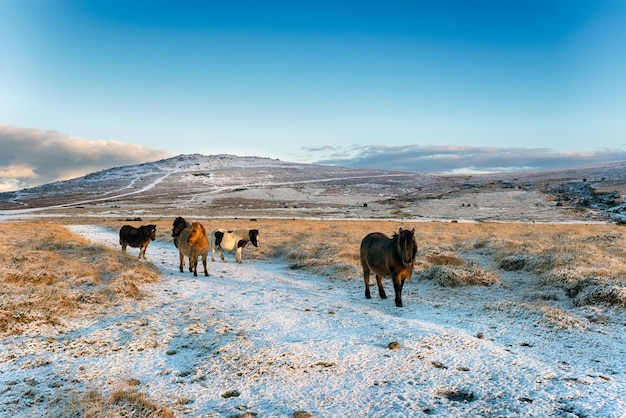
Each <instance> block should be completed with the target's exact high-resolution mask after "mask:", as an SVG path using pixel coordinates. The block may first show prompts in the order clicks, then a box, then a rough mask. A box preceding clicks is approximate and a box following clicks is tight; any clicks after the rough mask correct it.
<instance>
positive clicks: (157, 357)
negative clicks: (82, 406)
mask: <svg viewBox="0 0 626 418" xmlns="http://www.w3.org/2000/svg"><path fill="white" fill-rule="evenodd" d="M71 229H72V230H73V231H74V232H76V233H78V234H81V235H83V236H85V237H88V238H89V239H91V240H93V241H95V242H99V243H104V244H106V245H110V246H111V247H116V248H119V245H118V242H117V241H118V238H117V231H113V230H109V229H105V228H101V227H96V226H89V225H81V226H73V227H71ZM130 254H131V255H135V254H136V253H133V252H132V251H131V252H130ZM147 257H148V259H149V260H150V261H152V262H153V263H155V264H156V265H157V266H159V267H160V268H161V269H162V271H163V280H162V281H161V282H159V283H156V284H150V285H146V286H144V287H143V289H144V290H145V291H146V292H148V296H147V297H146V298H144V299H142V300H140V301H138V302H132V303H129V304H128V305H125V306H121V307H119V309H118V311H117V313H116V314H115V315H112V316H108V317H105V318H101V319H98V320H82V321H76V323H75V324H73V326H71V327H70V326H66V327H67V328H71V329H68V330H67V331H66V332H64V333H63V334H59V333H58V331H57V330H54V329H50V330H49V333H45V332H44V333H42V334H40V335H27V336H17V337H7V338H5V339H4V340H3V341H2V344H1V345H2V346H1V347H0V364H1V365H2V367H1V371H0V393H1V395H0V399H2V403H1V404H0V415H3V416H4V415H6V414H7V413H12V414H14V413H16V412H17V413H19V412H23V411H28V412H29V413H32V415H37V412H36V411H39V412H42V411H41V406H39V409H37V404H38V405H45V403H46V402H48V401H49V400H50V399H52V398H53V397H54V392H55V391H57V390H61V389H62V388H63V387H65V386H66V385H67V386H76V384H84V385H85V387H87V388H93V387H97V388H102V390H104V391H109V390H112V389H115V388H118V387H119V386H120V385H121V384H123V382H127V381H129V380H130V379H137V380H139V382H140V386H139V387H138V390H139V391H141V392H144V393H146V395H147V396H148V397H149V398H150V399H152V400H154V401H155V402H156V403H159V404H164V405H167V406H168V407H170V408H172V409H174V410H176V411H177V412H178V413H179V414H180V415H181V416H202V417H212V416H244V414H245V412H246V411H249V412H251V413H255V414H258V416H261V417H270V416H271V417H290V416H292V414H293V413H294V412H295V411H298V410H304V411H308V412H310V413H312V415H313V416H315V417H357V416H368V417H409V416H411V417H413V416H416V417H418V416H426V415H431V414H432V415H437V416H448V417H454V416H458V417H464V416H515V417H519V416H564V417H567V416H570V417H575V416H587V417H591V416H593V417H600V416H604V417H621V416H624V415H623V414H624V412H623V411H625V410H626V401H625V400H624V399H623V396H622V395H623V394H624V393H626V384H625V380H624V375H625V372H626V366H625V364H624V363H625V362H624V360H625V359H626V354H625V346H624V338H623V327H622V328H621V329H620V328H618V326H617V325H606V326H604V327H603V326H598V328H597V329H595V330H592V331H589V330H582V329H571V330H555V329H551V328H550V327H547V326H541V324H539V325H538V322H537V320H536V319H537V318H534V317H532V315H531V316H524V315H517V314H516V313H515V312H507V311H506V310H502V311H499V310H489V311H486V310H485V309H484V307H485V305H486V304H488V303H490V302H493V300H494V298H498V297H499V292H503V291H504V290H503V289H499V288H497V287H494V288H476V287H472V288H463V289H441V288H437V287H435V286H431V285H429V284H426V283H421V282H419V281H418V280H414V281H413V282H412V283H409V284H407V285H406V286H405V292H404V301H405V307H404V308H396V307H395V305H394V303H393V298H391V299H388V300H379V299H376V298H374V299H371V300H366V299H365V298H364V296H363V285H362V282H361V281H360V280H354V281H344V280H331V279H328V278H324V277H316V276H312V275H310V274H307V273H306V272H303V271H293V270H290V269H288V268H287V267H286V266H285V265H284V264H282V263H281V262H280V261H279V260H259V261H250V260H246V259H245V254H244V263H243V264H237V263H235V262H234V257H233V256H232V255H230V257H229V255H227V256H226V257H227V261H226V262H221V261H217V262H214V263H211V262H210V261H209V274H210V276H209V277H203V276H199V277H197V278H194V277H192V276H191V274H190V273H179V272H178V254H177V251H176V249H175V248H174V246H173V245H172V244H171V243H169V242H168V243H165V242H159V241H156V242H154V243H152V244H150V246H149V247H148V251H147ZM386 287H387V288H389V289H388V291H391V292H393V290H392V288H391V284H390V282H386ZM418 289H419V290H418ZM392 342H397V343H398V345H399V348H397V349H391V348H389V344H390V343H392ZM69 382H72V384H71V385H70V383H69ZM6 388H10V390H9V389H6ZM26 389H29V390H31V391H34V393H35V395H34V396H33V400H32V402H31V405H28V404H27V403H26V404H24V402H27V401H23V400H22V401H20V400H19V399H18V398H19V397H20V396H21V394H23V392H24V390H26ZM20 402H22V403H21V404H20ZM25 407H26V408H29V409H23V408H25ZM50 407H51V406H50Z"/></svg>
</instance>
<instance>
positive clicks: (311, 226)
mask: <svg viewBox="0 0 626 418" xmlns="http://www.w3.org/2000/svg"><path fill="white" fill-rule="evenodd" d="M172 221H173V219H172V220H162V219H161V220H156V221H154V220H149V222H148V221H144V222H143V223H152V222H156V223H157V224H158V225H159V231H160V234H162V236H163V237H164V239H167V240H171V238H169V231H170V230H171V222H172ZM201 222H202V223H203V224H204V225H205V227H206V229H207V231H211V230H212V229H214V228H216V227H218V226H219V227H225V228H236V227H240V228H257V229H259V230H260V231H261V235H260V237H261V246H260V248H254V247H252V246H248V247H246V249H245V250H244V262H245V259H246V258H249V259H263V258H268V257H280V258H282V259H283V260H284V261H286V262H287V263H288V264H289V266H290V267H291V268H293V269H304V270H307V271H311V272H312V273H315V274H321V275H325V276H327V277H329V278H331V279H344V280H362V270H361V266H360V261H359V246H360V242H361V239H362V238H363V237H364V236H365V235H366V234H368V233H369V232H373V231H379V232H383V233H386V234H387V235H391V234H393V233H394V232H396V231H397V230H398V228H400V227H403V228H415V235H416V238H417V241H418V246H419V252H418V259H417V262H416V266H415V273H414V277H415V278H416V279H421V280H426V279H430V280H433V281H434V283H436V284H439V285H441V286H448V287H454V286H467V285H492V284H496V283H500V282H501V281H502V277H503V276H505V275H506V274H507V273H508V272H511V271H518V272H523V273H524V274H526V275H527V277H528V280H529V283H528V285H529V286H533V287H536V288H537V289H538V290H539V291H542V292H546V294H548V293H551V292H553V291H556V290H559V291H561V292H564V293H565V294H566V295H567V296H568V297H570V298H572V301H573V303H574V304H576V305H585V304H593V305H595V304H601V305H609V306H614V307H622V308H623V307H626V262H625V260H626V235H625V231H626V230H625V229H624V227H623V226H616V225H608V224H607V225H602V224H598V225H584V224H524V223H444V222H425V223H402V222H399V221H379V220H336V221H335V220H332V221H330V220H298V219H293V220H271V219H258V220H254V221H251V220H248V219H228V220H224V219H220V220H215V221H213V220H210V221H202V220H201ZM121 224H122V223H120V224H119V226H121ZM477 254H478V255H481V254H482V255H483V256H484V258H486V259H487V260H490V261H491V263H490V264H489V265H484V264H480V263H477V262H476V261H475V258H476V257H473V256H472V255H477Z"/></svg>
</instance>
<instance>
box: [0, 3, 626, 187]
mask: <svg viewBox="0 0 626 418" xmlns="http://www.w3.org/2000/svg"><path fill="white" fill-rule="evenodd" d="M0 62H1V65H0V191H7V190H14V189H19V188H24V187H32V186H34V185H37V184H42V183H47V182H50V181H55V180H61V179H67V178H71V177H76V176H79V175H83V174H86V173H88V172H93V171H97V170H99V169H106V168H110V167H113V166H119V165H125V164H132V163H137V162H146V161H153V160H156V159H160V158H165V157H168V156H175V155H179V154H191V153H200V154H205V155H213V154H224V153H225V154H234V155H241V156H259V157H269V158H278V159H281V160H286V161H293V162H306V163H323V164H334V165H344V166H354V167H371V168H386V169H397V170H411V171H426V172H494V171H509V170H518V169H529V168H532V169H541V168H557V167H565V166H572V165H581V164H582V165H587V164H595V163H602V162H609V161H617V160H625V159H626V117H625V115H626V2H624V1H621V0H588V1H582V0H553V1H550V0H541V1H535V0H524V1H515V0H511V1H481V0H476V1H469V0H466V1H461V0H441V1H419V0H415V1H395V0H389V1H368V0H361V1H339V0H336V1H326V0H299V1H258V0H250V1H240V0H229V1H225V2H214V1H189V0H180V1H175V2H174V1H160V0H150V1H147V0H135V1H120V0H108V1H94V0H91V1H87V0H72V1H70V0H0Z"/></svg>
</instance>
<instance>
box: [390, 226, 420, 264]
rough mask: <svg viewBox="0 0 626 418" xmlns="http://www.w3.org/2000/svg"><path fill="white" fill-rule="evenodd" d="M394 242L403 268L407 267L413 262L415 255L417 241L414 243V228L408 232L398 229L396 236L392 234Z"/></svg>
mask: <svg viewBox="0 0 626 418" xmlns="http://www.w3.org/2000/svg"><path fill="white" fill-rule="evenodd" d="M394 235H395V237H394V238H396V239H397V240H396V246H397V249H398V255H400V258H401V259H402V265H404V267H407V266H409V265H410V264H412V263H413V262H414V261H415V255H416V254H417V241H415V228H413V229H411V230H408V229H402V228H400V231H399V232H398V233H397V234H394Z"/></svg>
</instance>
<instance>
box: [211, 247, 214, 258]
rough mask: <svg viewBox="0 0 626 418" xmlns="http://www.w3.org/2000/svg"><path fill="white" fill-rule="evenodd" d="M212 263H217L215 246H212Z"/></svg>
mask: <svg viewBox="0 0 626 418" xmlns="http://www.w3.org/2000/svg"><path fill="white" fill-rule="evenodd" d="M211 261H215V246H214V245H212V246H211Z"/></svg>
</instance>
